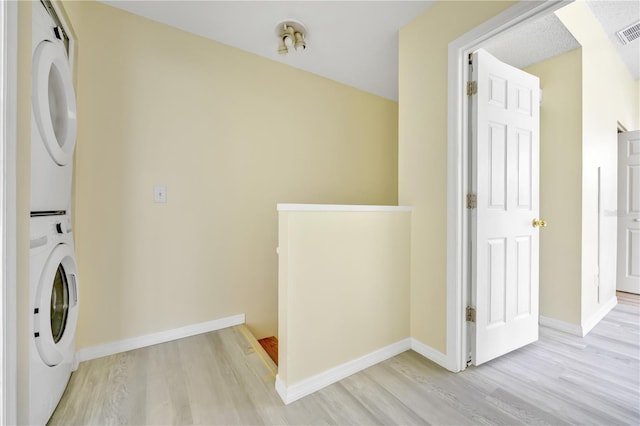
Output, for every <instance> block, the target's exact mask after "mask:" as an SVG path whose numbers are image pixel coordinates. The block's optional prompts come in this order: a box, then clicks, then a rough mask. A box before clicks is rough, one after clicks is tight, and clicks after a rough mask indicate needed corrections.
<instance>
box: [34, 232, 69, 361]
mask: <svg viewBox="0 0 640 426" xmlns="http://www.w3.org/2000/svg"><path fill="white" fill-rule="evenodd" d="M77 321H78V283H77V267H76V261H75V257H74V253H73V249H72V248H71V247H70V246H69V245H67V244H58V245H57V246H56V247H55V248H54V249H53V251H52V252H51V254H50V255H49V258H48V259H47V261H46V263H45V265H44V268H43V269H42V275H40V281H39V282H38V292H37V294H36V306H35V309H34V321H33V324H34V327H35V329H34V334H35V339H36V347H37V348H38V353H39V354H40V357H41V358H42V360H43V361H44V362H45V363H46V364H47V365H49V366H55V365H58V364H59V363H60V362H62V361H63V360H64V358H65V356H66V354H68V353H69V351H70V350H71V351H73V350H74V348H73V344H74V339H73V338H74V333H75V329H76V324H77Z"/></svg>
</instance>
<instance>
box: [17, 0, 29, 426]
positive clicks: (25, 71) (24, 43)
mask: <svg viewBox="0 0 640 426" xmlns="http://www.w3.org/2000/svg"><path fill="white" fill-rule="evenodd" d="M17 99H18V111H17V120H18V127H17V137H18V146H17V151H16V162H17V164H16V251H17V253H16V263H17V264H16V286H17V293H16V302H17V308H16V313H17V321H18V324H17V333H18V335H17V342H16V343H17V345H18V348H17V349H18V354H17V361H18V376H17V378H18V395H17V400H18V413H17V416H18V423H19V424H25V423H27V421H28V418H29V417H28V416H29V336H30V335H31V333H29V235H30V234H29V226H30V223H29V207H30V203H31V189H30V186H31V2H28V1H24V2H23V1H21V2H18V91H17Z"/></svg>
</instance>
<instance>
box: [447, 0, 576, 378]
mask: <svg viewBox="0 0 640 426" xmlns="http://www.w3.org/2000/svg"><path fill="white" fill-rule="evenodd" d="M570 2H571V1H558V2H543V3H538V2H520V3H518V4H516V5H514V6H512V7H511V8H510V9H508V10H506V11H505V12H503V13H501V14H499V15H498V16H496V17H494V18H493V19H491V20H489V21H487V22H485V23H484V24H482V25H480V26H479V27H477V28H475V29H473V30H472V31H470V32H468V33H466V34H464V35H463V36H461V37H460V38H458V39H456V40H454V41H453V42H451V43H450V44H449V50H448V58H449V59H448V61H449V66H448V69H449V76H450V78H449V85H448V93H449V102H448V112H449V113H448V117H449V129H448V156H447V157H448V175H447V212H448V217H449V218H450V220H448V221H447V358H448V365H449V366H450V369H451V370H453V371H461V370H464V369H465V368H466V365H467V361H468V356H469V353H468V350H467V343H466V342H467V330H466V322H465V319H466V315H465V311H466V306H467V305H468V303H469V300H468V294H467V291H466V289H467V285H468V283H469V278H470V275H469V274H470V264H471V263H470V257H469V244H468V241H469V231H470V230H469V220H468V219H469V218H468V210H467V209H466V205H465V201H466V196H467V194H468V193H469V189H470V187H469V182H470V180H469V172H468V170H469V164H468V154H469V153H468V150H469V146H468V143H467V140H468V135H469V128H468V125H467V123H468V114H469V104H468V99H467V95H466V84H467V82H468V81H470V78H469V70H468V57H469V54H471V53H473V52H474V51H476V50H478V49H479V48H481V47H482V46H483V45H484V44H485V43H486V42H487V41H489V40H491V39H492V38H495V37H497V36H499V35H502V34H505V33H506V32H507V31H509V30H511V29H513V28H516V27H517V26H519V25H523V24H525V23H528V22H530V21H532V20H534V19H537V18H540V17H543V16H545V15H548V14H550V13H552V12H554V11H555V10H558V9H560V8H561V7H563V6H565V5H567V4H568V3H570Z"/></svg>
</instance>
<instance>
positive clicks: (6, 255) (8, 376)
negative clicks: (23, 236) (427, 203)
mask: <svg viewBox="0 0 640 426" xmlns="http://www.w3.org/2000/svg"><path fill="white" fill-rule="evenodd" d="M0 22H2V32H1V33H0V75H1V78H0V80H2V83H1V84H2V86H0V102H1V103H0V124H1V125H0V129H2V132H0V161H1V162H2V175H1V176H0V206H1V211H0V220H1V222H0V230H1V231H2V232H1V233H2V243H1V245H0V252H2V274H1V277H2V278H1V280H2V290H1V291H0V303H1V307H0V312H1V316H0V325H1V328H2V331H1V334H0V348H1V349H0V350H1V351H2V352H1V353H0V374H1V376H0V383H1V384H2V388H1V389H0V423H1V424H16V423H17V412H18V401H17V397H16V395H17V393H18V385H17V383H18V378H17V369H18V368H17V362H18V361H17V349H16V347H17V344H16V342H17V313H16V291H17V287H16V261H17V259H16V149H17V121H16V120H17V116H16V111H17V86H18V84H17V83H18V70H17V62H18V61H17V57H18V53H17V52H18V37H17V36H18V2H13V1H9V2H1V3H0Z"/></svg>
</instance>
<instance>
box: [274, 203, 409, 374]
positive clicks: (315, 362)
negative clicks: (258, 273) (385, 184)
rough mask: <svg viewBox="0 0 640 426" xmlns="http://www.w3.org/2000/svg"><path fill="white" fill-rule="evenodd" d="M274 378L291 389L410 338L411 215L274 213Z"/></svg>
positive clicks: (309, 212)
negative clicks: (276, 338) (276, 326)
mask: <svg viewBox="0 0 640 426" xmlns="http://www.w3.org/2000/svg"><path fill="white" fill-rule="evenodd" d="M279 216H280V218H279V251H280V257H279V280H280V286H279V303H280V307H281V309H280V324H279V336H280V337H279V342H278V343H279V346H280V351H279V364H278V375H279V376H280V379H282V381H283V382H284V383H285V384H287V385H289V386H291V385H295V384H296V383H298V382H300V381H303V380H304V379H308V378H310V377H312V376H314V375H316V374H318V373H321V372H324V371H326V370H328V369H330V368H333V367H336V366H339V365H341V364H343V363H345V362H348V361H352V360H354V359H356V358H359V357H361V356H364V355H368V354H370V353H371V352H373V351H375V350H378V349H381V348H383V347H385V346H388V345H391V344H393V343H396V342H398V341H400V340H403V339H406V338H408V337H409V247H410V230H411V213H410V212H343V211H342V212H338V211H331V212H326V211H323V212H317V211H304V212H295V211H292V212H282V211H281V212H280V215H279Z"/></svg>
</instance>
